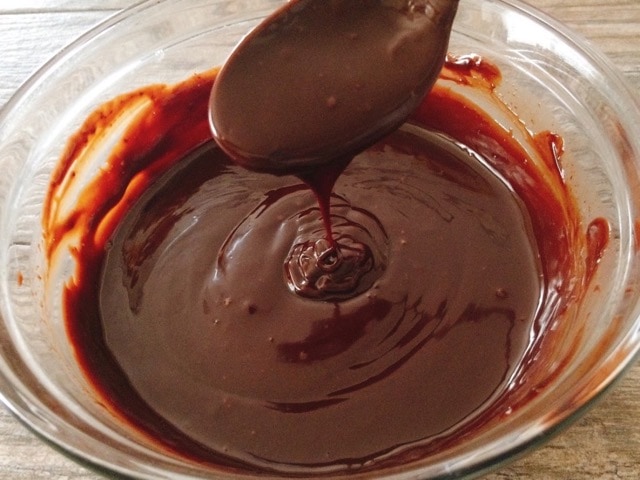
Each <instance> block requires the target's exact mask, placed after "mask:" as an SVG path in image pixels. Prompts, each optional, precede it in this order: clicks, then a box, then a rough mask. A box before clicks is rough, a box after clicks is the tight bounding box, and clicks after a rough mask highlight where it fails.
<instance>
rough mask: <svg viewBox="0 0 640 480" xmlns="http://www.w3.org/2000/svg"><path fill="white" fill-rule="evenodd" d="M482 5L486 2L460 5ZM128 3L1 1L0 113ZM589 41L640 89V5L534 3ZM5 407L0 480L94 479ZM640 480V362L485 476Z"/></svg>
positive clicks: (0, 416) (624, 1)
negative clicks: (42, 69)
mask: <svg viewBox="0 0 640 480" xmlns="http://www.w3.org/2000/svg"><path fill="white" fill-rule="evenodd" d="M463 1H481V0H463ZM131 3H132V2H131V1H130V0H0V108H1V107H2V106H3V105H4V104H5V103H6V101H7V100H8V99H9V97H10V96H11V95H12V94H13V92H14V91H15V90H16V89H17V88H18V86H19V85H20V84H21V83H22V82H23V81H24V80H26V79H27V78H28V77H29V75H30V74H31V73H33V72H34V71H35V70H36V68H38V67H39V66H40V65H42V64H43V63H44V62H45V61H46V60H47V59H48V58H49V57H50V56H52V55H53V54H54V53H55V52H56V51H57V50H59V49H60V48H61V47H63V46H64V45H65V44H66V43H68V42H70V41H71V40H73V39H74V38H75V37H76V36H78V35H79V34H81V33H82V32H84V31H85V30H87V29H89V28H90V27H91V26H93V25H94V24H96V23H98V22H99V21H101V20H102V19H104V18H105V17H107V16H108V15H110V14H112V13H115V12H116V11H118V10H119V9H121V8H124V7H126V6H128V5H129V4H131ZM530 3H531V4H533V5H534V6H536V7H538V8H540V9H542V10H545V11H546V12H548V13H550V14H551V15H553V16H555V17H556V18H558V19H560V20H562V21H564V22H565V23H566V24H568V25H569V26H571V27H572V28H574V29H575V30H577V31H578V32H580V33H581V34H582V35H584V36H586V37H587V38H589V39H590V40H591V41H592V42H593V43H594V44H595V45H597V46H598V47H599V48H600V49H601V50H603V51H604V52H605V53H606V54H607V55H609V57H610V58H611V59H612V60H613V62H614V63H615V64H616V65H617V66H618V68H619V69H620V70H622V72H624V74H625V75H626V76H627V78H628V79H629V80H630V81H631V83H632V84H633V85H635V87H636V88H637V89H638V90H639V91H640V0H530ZM98 478H100V477H99V476H98V475H96V474H94V473H92V472H89V471H87V470H86V469H84V468H83V467H80V466H78V465H76V464H74V463H73V462H71V461H70V460H67V459H66V458H65V457H63V456H62V455H60V454H59V453H57V452H55V451H54V450H53V449H51V448H50V447H48V446H46V445H44V444H43V443H41V442H40V441H39V440H38V439H36V437H35V436H33V435H32V434H31V433H30V432H29V431H28V430H27V429H26V428H25V427H23V426H22V425H21V424H19V423H18V422H17V421H16V420H15V419H14V418H13V417H12V416H11V415H10V414H9V413H8V412H7V411H6V410H5V409H4V408H1V407H0V479H11V480H19V479H29V480H34V479H69V480H71V479H74V480H95V479H98ZM485 478H486V479H487V480H504V479H518V480H526V479H550V480H552V479H558V480H560V479H562V480H565V479H571V480H591V479H612V480H613V479H629V480H636V479H640V364H636V365H635V367H633V368H632V369H631V370H630V371H629V373H628V374H627V376H626V377H625V378H624V379H623V380H622V381H621V382H620V383H619V384H618V385H617V386H616V387H615V389H614V390H613V391H612V392H611V393H610V394H609V395H608V396H607V397H606V398H605V400H604V401H602V402H601V403H600V404H599V405H597V406H596V407H595V408H593V409H592V410H591V411H590V412H589V413H588V414H587V415H586V416H585V417H584V418H583V419H582V420H580V421H578V422H577V423H576V424H574V425H573V426H572V427H571V428H569V429H568V430H567V431H565V432H563V433H562V434H560V435H559V436H557V437H556V438H555V439H554V440H552V441H551V442H550V443H548V444H547V445H546V446H545V447H543V448H540V449H538V450H537V451H535V452H534V453H532V454H529V455H528V456H526V457H524V458H522V459H520V460H518V461H516V462H514V463H512V464H510V465H508V466H505V467H503V468H502V469H501V470H498V471H497V472H495V473H492V474H489V475H487V476H486V477H485Z"/></svg>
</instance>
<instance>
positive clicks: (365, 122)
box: [209, 0, 458, 175]
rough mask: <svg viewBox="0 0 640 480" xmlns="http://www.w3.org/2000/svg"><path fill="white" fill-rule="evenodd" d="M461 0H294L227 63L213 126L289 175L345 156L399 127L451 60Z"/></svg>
mask: <svg viewBox="0 0 640 480" xmlns="http://www.w3.org/2000/svg"><path fill="white" fill-rule="evenodd" d="M457 6H458V0H290V1H289V2H288V3H286V4H285V5H284V6H282V7H281V8H279V9H278V10H277V11H275V12H274V13H273V14H272V15H270V16H269V17H267V18H266V19H265V20H264V21H263V22H262V23H260V24H259V25H258V26H257V27H256V28H255V29H254V30H253V31H251V32H250V33H249V34H248V35H247V36H246V37H245V38H244V39H243V40H242V41H241V42H240V43H239V45H238V46H237V47H236V48H235V50H234V51H233V53H232V54H231V56H230V57H229V59H228V60H227V62H226V63H225V64H224V66H223V67H222V68H221V70H220V72H219V73H218V76H217V78H216V81H215V83H214V86H213V89H212V92H211V100H210V108H209V115H210V123H211V129H212V133H213V135H214V138H215V140H216V141H217V143H218V144H219V145H220V147H221V148H222V149H223V150H224V151H225V152H226V153H227V154H228V155H230V156H231V157H232V158H233V159H234V160H235V161H236V162H237V163H239V164H240V165H242V166H244V167H246V168H248V169H250V170H255V171H263V172H270V173H275V174H279V175H284V174H297V175H300V174H303V173H305V172H309V171H313V170H314V169H317V168H319V167H321V166H323V165H326V164H329V163H331V162H336V161H338V160H340V161H342V162H344V159H345V158H349V159H350V157H351V156H353V155H355V154H356V153H358V152H359V151H361V150H363V149H364V148H366V147H368V146H370V145H371V144H373V143H374V142H375V141H376V140H378V139H380V138H381V137H383V136H384V135H386V134H387V133H390V132H391V131H393V130H395V129H396V128H397V127H399V126H400V125H401V124H402V123H404V121H405V120H406V119H407V117H408V116H409V115H410V114H411V112H412V111H413V110H414V109H415V108H416V107H417V106H418V104H419V103H420V101H421V100H422V98H423V97H424V95H425V94H426V93H427V92H428V90H430V89H431V87H432V86H433V84H434V82H435V80H436V79H437V76H438V74H439V72H440V70H441V68H442V65H443V63H444V60H445V56H446V52H447V46H448V42H449V36H450V33H451V25H452V23H453V19H454V16H455V14H456V10H457Z"/></svg>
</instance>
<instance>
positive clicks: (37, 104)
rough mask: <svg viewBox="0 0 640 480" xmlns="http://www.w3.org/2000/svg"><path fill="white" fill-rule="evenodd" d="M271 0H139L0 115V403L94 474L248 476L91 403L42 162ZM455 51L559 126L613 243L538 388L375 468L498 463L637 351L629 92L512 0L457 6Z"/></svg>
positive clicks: (581, 195) (534, 117)
mask: <svg viewBox="0 0 640 480" xmlns="http://www.w3.org/2000/svg"><path fill="white" fill-rule="evenodd" d="M280 3H282V2H281V1H280V0H245V1H222V0H174V1H165V2H157V1H156V0H149V1H146V2H142V3H140V4H139V5H137V6H135V7H133V8H131V9H128V10H126V11H124V12H122V13H120V14H118V15H116V16H114V17H112V18H111V19H109V20H108V21H107V22H105V23H104V24H102V25H101V26H99V27H97V28H95V29H94V30H92V31H91V32H89V33H88V34H86V35H84V36H83V37H81V38H80V39H78V40H77V41H76V42H75V43H73V44H72V45H70V46H69V47H68V48H66V49H65V50H64V51H62V52H61V53H60V54H59V55H58V56H56V57H55V58H54V59H53V60H52V61H51V62H49V64H48V65H46V66H45V67H44V68H43V69H42V70H41V71H39V72H38V73H37V74H36V75H35V76H34V77H32V78H31V80H30V81H28V82H27V83H26V84H25V85H24V86H23V87H22V88H21V89H20V91H19V92H18V93H17V94H16V95H15V97H14V98H13V99H12V100H11V101H10V102H9V103H8V104H7V106H6V108H5V109H4V110H3V112H2V114H1V116H0V171H2V176H1V177H0V317H1V322H0V345H1V349H0V354H1V356H0V390H1V392H2V399H3V401H4V403H5V404H6V405H7V406H8V407H9V408H10V409H11V411H12V412H13V413H14V414H15V415H16V416H17V417H18V418H20V419H21V420H22V421H23V422H24V423H26V424H27V425H28V426H30V427H31V428H32V429H33V430H34V431H35V432H36V433H37V434H39V435H40V436H41V437H43V438H44V439H45V440H47V441H49V442H51V443H53V444H54V445H56V446H58V447H60V448H61V449H62V450H63V451H65V452H67V453H69V454H70V455H72V456H74V457H76V458H77V459H79V460H80V461H83V462H86V463H88V464H90V465H92V466H94V467H95V468H97V469H100V470H105V471H108V472H112V473H117V474H123V475H128V476H131V477H135V478H150V479H151V478H154V479H157V478H173V479H175V478H185V479H187V478H247V477H248V475H247V474H240V473H231V472H225V471H222V470H220V471H215V470H211V469H209V468H206V467H204V466H201V465H198V464H197V463H193V462H189V461H187V460H184V459H181V458H177V457H175V456H169V455H166V454H165V453H163V452H162V451H161V450H159V449H157V448H154V446H153V442H148V441H145V439H144V438H140V437H139V436H136V435H133V434H132V433H131V430H130V428H129V427H128V426H127V425H126V424H124V423H123V422H121V421H119V420H118V418H117V415H115V414H114V413H113V412H111V411H110V410H109V409H108V408H105V407H104V405H102V404H101V403H100V402H99V401H98V400H97V398H96V396H95V395H94V393H93V392H92V388H91V386H90V385H89V383H88V382H87V380H86V378H85V377H84V375H83V373H82V371H81V369H80V368H79V366H78V364H77V362H76V360H75V357H74V353H73V349H72V347H71V345H70V342H69V340H68V338H67V333H66V330H65V324H64V315H63V312H62V301H61V298H60V295H61V286H62V285H63V283H64V282H65V281H68V280H69V278H71V277H72V275H73V265H72V264H69V263H64V262H62V263H61V264H55V265H54V264H50V263H49V262H48V261H47V259H46V256H45V254H44V252H43V246H42V205H43V200H44V198H45V194H46V191H47V188H48V185H49V182H50V176H51V172H52V170H53V169H54V167H55V165H56V163H57V161H58V159H59V158H60V155H61V153H62V151H63V149H64V147H65V145H66V142H67V139H68V138H69V137H70V136H71V135H72V134H73V133H74V132H75V131H76V130H77V129H78V128H79V126H80V125H81V124H82V122H83V121H84V119H85V118H86V117H88V116H89V114H90V113H91V112H92V111H93V110H94V109H95V108H96V107H97V106H99V105H100V104H102V103H103V102H105V101H107V100H109V99H111V98H114V97H116V96H117V95H119V94H122V93H125V92H129V91H132V90H134V89H136V88H138V87H142V86H145V85H149V84H154V83H169V84H172V83H176V82H179V81H181V80H184V79H186V78H188V77H189V76H191V75H192V74H195V73H198V72H202V71H204V70H208V69H210V68H211V67H213V66H216V65H220V64H222V63H223V62H224V60H225V58H226V57H227V55H228V54H229V52H230V50H231V48H232V47H233V46H234V45H235V44H236V43H237V41H238V40H239V39H240V38H241V37H242V35H244V34H245V33H246V32H247V31H248V30H249V29H250V28H251V26H253V25H255V23H256V22H257V21H258V20H259V19H260V18H262V17H264V16H265V15H266V14H267V13H269V12H271V11H272V10H273V9H274V8H275V7H276V6H277V5H279V4H280ZM450 50H451V51H452V52H453V53H456V54H468V53H474V54H479V55H481V56H484V57H486V58H488V59H490V60H491V61H492V62H494V63H495V64H496V65H498V66H499V68H500V69H501V71H502V74H503V80H502V83H501V85H500V86H499V88H498V90H497V93H498V96H499V98H500V99H501V101H502V102H503V103H504V104H505V105H507V106H508V107H509V108H510V109H511V110H512V111H513V112H515V113H516V114H517V118H518V119H519V121H521V122H522V124H523V125H526V126H527V128H531V129H533V130H535V131H542V130H551V131H554V132H557V133H559V134H560V135H562V137H563V138H564V142H565V148H566V151H565V154H564V156H563V169H564V174H565V179H566V181H567V183H568V184H569V185H570V187H571V189H572V190H573V192H574V194H575V195H576V197H577V198H578V201H579V207H580V209H581V214H582V216H583V217H584V218H585V219H589V218H593V217H603V218H605V219H606V220H607V221H608V222H609V224H610V226H611V239H610V244H609V247H608V248H607V250H606V251H605V254H604V256H603V257H602V259H601V260H600V263H599V267H598V270H597V273H596V277H595V279H594V281H593V282H592V283H591V287H590V288H589V290H588V292H587V293H586V295H585V296H584V299H582V301H581V302H580V304H579V306H578V308H577V309H576V315H575V319H574V320H575V326H574V327H572V328H571V329H568V330H567V331H566V332H565V333H564V334H563V335H559V336H558V337H557V338H556V340H555V341H556V342H557V345H556V346H555V348H554V357H553V361H552V362H551V363H550V364H548V365H544V366H543V367H544V368H542V369H541V373H540V381H539V383H538V385H537V391H536V392H535V393H536V395H535V396H532V399H531V400H530V401H529V402H528V403H527V404H526V405H525V406H523V407H521V408H519V409H518V410H516V411H514V412H513V413H512V414H510V415H508V416H506V417H505V418H504V420H503V421H501V422H499V423H498V424H494V425H493V426H492V427H491V428H489V429H487V430H486V431H484V432H483V433H482V434H480V435H477V436H475V437H473V438H471V439H469V440H468V441H466V442H462V443H461V444H460V445H457V446H454V447H452V448H450V449H448V450H445V451H443V452H441V453H438V454H436V455H433V456H430V457H428V458H417V459H415V460H413V461H411V462H408V463H406V464H404V465H401V466H397V467H393V468H387V469H384V470H380V471H379V472H377V473H376V475H377V476H378V478H394V479H403V478H447V477H452V478H453V477H455V478H459V477H461V476H474V475H478V474H480V473H483V472H485V471H486V470H488V469H491V468H495V467H496V466H498V465H501V464H502V463H503V462H504V461H506V460H508V459H510V458H512V457H514V456H515V455H517V454H519V453H521V452H523V451H525V450H526V449H527V448H529V447H531V446H534V445H536V444H538V443H539V442H540V441H542V440H544V439H545V438H547V437H549V435H551V434H552V433H554V432H555V431H557V430H558V429H559V428H560V427H562V426H564V425H566V424H567V423H568V422H569V421H570V420H572V419H574V418H576V417H577V416H578V415H579V414H581V413H582V412H583V411H584V410H585V409H586V408H587V407H588V406H590V405H591V404H592V403H593V402H594V400H595V399H596V398H597V397H599V395H600V394H601V393H602V392H604V391H605V390H606V389H607V387H609V386H610V385H611V384H612V383H613V382H614V381H615V380H616V379H617V378H619V377H620V375H622V373H623V372H624V371H625V369H626V368H627V367H628V366H629V365H630V364H631V363H632V362H633V360H634V358H635V357H636V356H637V353H638V350H639V349H640V320H639V313H640V304H639V299H640V295H639V293H638V279H640V270H639V269H640V248H638V245H639V240H638V238H637V235H638V233H639V229H638V220H637V219H638V211H639V209H640V194H639V193H638V192H640V106H639V103H638V100H637V99H636V97H635V94H634V93H633V92H632V90H631V89H630V88H629V87H628V86H627V85H626V83H625V82H624V80H622V78H621V77H620V75H619V74H618V73H616V71H615V69H614V68H612V67H611V65H610V63H609V62H608V61H607V60H606V59H605V58H603V57H602V56H601V55H600V54H599V53H598V52H595V51H593V50H592V49H591V48H590V47H589V46H587V45H586V44H585V43H584V42H583V41H581V40H580V39H578V38H575V36H574V35H573V34H572V33H571V32H570V31H568V30H567V29H566V28H564V27H563V26H562V25H560V24H558V23H557V22H555V21H553V20H552V19H550V18H548V17H546V16H545V15H543V14H541V13H540V12H537V11H536V10H534V9H532V8H531V7H529V6H527V5H526V4H524V3H522V2H520V1H517V0H510V1H500V0H485V1H483V2H462V4H461V5H460V10H459V14H458V18H457V20H456V23H455V28H454V32H453V36H452V40H451V46H450ZM551 328H553V327H551ZM362 476H363V477H364V476H370V474H366V475H365V474H363V475H362ZM349 477H350V478H359V477H360V475H359V474H351V475H349ZM326 478H330V476H326Z"/></svg>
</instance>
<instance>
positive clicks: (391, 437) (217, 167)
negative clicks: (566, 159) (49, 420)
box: [44, 56, 608, 477]
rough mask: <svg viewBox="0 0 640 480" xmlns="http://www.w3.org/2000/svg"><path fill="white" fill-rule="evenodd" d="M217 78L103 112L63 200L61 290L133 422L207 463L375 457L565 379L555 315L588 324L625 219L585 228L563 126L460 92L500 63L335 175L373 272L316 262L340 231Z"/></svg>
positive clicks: (92, 358) (48, 208)
mask: <svg viewBox="0 0 640 480" xmlns="http://www.w3.org/2000/svg"><path fill="white" fill-rule="evenodd" d="M214 81H215V71H213V72H210V73H207V74H203V75H198V76H195V77H193V78H190V79H188V80H186V81H185V82H183V83H180V84H178V85H174V86H162V85H156V86H150V87H147V88H142V89H140V90H138V91H135V92H132V93H130V94H126V95H123V96H121V97H118V98H116V99H114V100H113V101H111V102H108V103H107V104H105V105H103V106H102V107H101V108H100V109H98V110H97V111H96V112H95V113H94V114H93V115H92V116H91V117H90V118H88V119H87V121H86V123H85V125H84V126H83V127H82V129H81V130H79V131H78V133H77V134H76V135H75V136H74V137H73V138H72V139H70V141H69V145H68V148H67V151H66V153H65V155H64V156H63V158H62V159H61V160H60V163H59V166H58V168H57V170H56V172H55V173H54V176H53V177H52V180H51V185H50V189H49V196H48V198H47V201H46V203H45V209H44V231H45V248H46V253H47V255H48V258H49V260H50V261H51V262H54V261H55V257H56V255H58V254H59V252H60V250H62V249H67V248H71V253H72V255H73V257H74V258H75V259H76V261H77V266H76V271H75V272H74V276H73V281H70V282H69V283H68V284H67V285H66V287H65V288H64V299H63V301H64V307H65V315H66V327H67V329H68V334H69V338H70V340H71V342H73V345H74V347H75V351H76V354H77V359H78V362H80V364H81V365H82V368H83V370H84V371H85V373H86V376H87V378H88V379H89V381H90V383H91V385H92V386H93V387H94V389H95V392H96V395H97V396H98V398H99V400H100V401H101V402H103V403H104V404H105V405H106V407H107V408H109V409H110V410H112V411H113V412H114V413H115V414H116V415H117V416H119V417H120V418H121V419H122V420H123V421H125V422H126V423H127V424H128V425H130V428H131V429H132V431H137V432H141V433H142V434H144V435H145V436H147V437H148V438H149V439H150V440H149V441H152V442H153V443H155V444H156V445H157V446H158V448H161V449H162V450H163V451H165V452H168V453H169V454H172V455H177V456H180V457H182V458H185V459H189V460H191V461H195V462H198V463H201V464H207V465H210V466H211V468H222V469H232V470H240V471H248V472H277V473H284V474H287V475H299V476H303V477H304V476H307V477H308V476H312V475H315V474H323V473H327V472H336V471H337V472H339V471H365V470H370V469H378V468H385V467H386V466H389V465H398V464H402V463H404V462H407V461H410V460H415V459H417V458H424V457H427V456H429V455H432V454H435V453H439V452H443V451H445V450H447V449H448V448H451V447H452V446H454V445H456V444H458V443H459V442H463V441H465V439H469V438H472V437H473V436H474V435H477V434H478V433H479V432H482V431H484V430H485V429H487V428H489V427H490V426H491V425H494V424H496V423H497V422H500V421H501V420H502V419H504V418H505V417H506V416H507V415H509V414H510V413H512V412H513V411H514V410H516V409H518V408H519V407H520V406H522V405H524V404H526V402H527V401H529V400H530V399H531V398H532V397H533V396H535V395H536V392H537V391H538V389H539V388H542V386H543V385H544V383H545V382H546V381H548V379H549V377H550V376H553V375H555V374H556V373H557V368H559V367H551V366H548V365H550V363H549V364H546V363H545V362H546V360H545V359H546V356H545V355H546V352H547V351H548V350H549V348H551V347H549V345H550V344H551V343H552V340H553V335H554V332H553V331H551V329H548V328H547V326H548V325H550V324H551V323H555V324H556V326H555V328H554V331H557V330H558V329H560V330H562V329H563V328H570V326H566V325H565V326H563V325H562V322H559V323H560V325H561V326H560V327H558V326H557V324H558V319H560V320H561V319H562V318H563V314H564V312H565V311H567V309H569V307H570V306H571V303H572V302H576V301H578V300H577V299H579V298H580V296H581V295H582V293H583V291H584V289H585V287H586V284H587V283H588V281H589V279H590V276H591V275H592V273H593V270H594V268H595V266H596V265H597V263H598V260H599V258H600V256H601V255H602V252H603V249H604V248H606V245H607V238H608V237H607V235H608V227H607V224H606V222H604V221H603V220H601V219H595V220H594V221H593V222H591V223H590V225H585V224H583V222H582V221H581V219H580V217H579V213H578V209H577V206H576V203H575V201H574V198H573V196H572V195H571V192H570V191H569V189H568V188H567V187H566V185H565V184H564V182H563V178H562V170H561V167H560V165H561V163H560V160H561V154H562V140H561V138H560V137H559V136H557V135H554V134H552V133H550V132H542V133H540V134H537V135H533V134H531V135H530V136H529V137H528V138H527V142H528V146H527V147H526V148H525V147H523V145H522V142H521V141H519V140H517V139H516V137H515V136H514V134H513V132H512V131H510V130H509V129H508V128H503V127H501V125H500V123H499V122H496V121H494V120H493V119H492V118H490V117H489V116H488V115H487V114H485V113H483V112H482V111H481V110H480V109H479V108H478V107H476V106H475V105H474V104H472V103H471V102H470V101H468V100H467V99H466V98H465V97H464V96H463V95H461V94H459V93H457V91H456V90H455V89H454V88H452V87H451V85H457V86H462V87H464V88H471V89H475V90H478V91H483V92H484V93H485V94H486V95H493V89H494V87H495V85H497V84H498V83H499V82H500V73H499V71H498V70H497V69H496V68H495V67H493V66H492V65H491V64H490V63H489V62H487V61H486V60H483V59H480V58H478V57H474V56H469V57H461V58H453V57H452V58H450V59H449V60H448V61H447V64H446V65H445V68H444V70H443V72H442V74H441V78H440V81H439V82H438V83H437V84H436V86H435V88H434V89H433V90H432V92H431V93H430V94H429V95H428V97H427V98H426V99H425V100H424V102H423V103H422V105H421V106H420V108H419V109H418V110H417V111H416V112H415V114H414V115H413V117H412V118H411V120H410V121H409V122H407V124H405V125H404V126H402V127H401V128H400V129H399V130H397V131H396V132H394V133H392V134H390V135H389V136H388V137H386V138H384V139H383V140H381V141H379V142H378V143H376V144H375V145H373V146H372V147H371V148H369V149H367V150H366V151H364V152H362V153H360V154H359V155H357V156H356V157H355V158H354V159H353V161H351V163H350V164H349V166H348V167H347V168H346V170H345V171H344V172H343V173H342V175H341V176H340V177H339V178H338V180H337V182H336V184H335V187H334V188H333V193H332V194H331V197H330V203H331V209H330V219H331V226H332V229H333V236H334V239H336V241H337V242H339V243H341V245H342V247H341V250H342V251H343V252H347V253H346V255H347V257H348V258H347V262H351V261H352V262H356V263H357V262H360V263H358V268H357V269H356V270H357V271H358V275H357V278H351V277H350V276H349V275H341V274H339V273H338V274H334V272H333V271H332V270H331V268H330V264H331V259H329V260H328V261H327V263H326V265H324V266H325V267H326V268H325V269H323V268H318V265H317V264H314V263H313V259H314V258H321V257H322V254H323V251H324V250H325V249H327V248H328V242H327V240H326V237H325V236H324V233H325V228H324V225H323V222H322V214H321V211H320V209H319V207H318V202H317V201H316V198H315V197H314V195H313V194H312V193H311V191H310V190H309V188H308V187H307V186H306V184H305V183H304V182H302V181H301V180H300V179H299V178H297V177H292V176H271V175H268V174H263V173H255V172H250V171H247V170H244V169H243V168H240V167H238V166H237V165H235V164H234V163H232V162H231V161H230V160H229V159H228V158H227V157H226V156H225V154H223V153H222V152H221V150H219V149H218V148H217V147H216V145H215V143H214V142H212V141H211V138H210V133H209V126H208V121H207V104H208V95H209V92H210V90H211V86H212V82H214ZM140 105H144V108H146V110H145V113H144V114H141V115H138V117H137V118H136V120H135V121H133V122H130V124H129V126H128V127H127V128H126V129H125V133H124V135H123V137H122V139H121V141H120V142H119V143H118V144H117V146H116V147H115V148H113V149H112V151H111V152H110V154H109V155H108V156H107V158H106V161H105V164H104V165H103V167H102V168H101V169H100V170H99V171H98V172H97V173H95V174H94V175H93V177H92V179H91V181H90V182H85V184H84V185H85V186H84V187H83V188H77V187H76V184H75V182H77V181H79V177H80V176H81V175H80V173H81V171H82V170H83V168H84V167H83V162H85V161H87V159H88V158H90V157H91V156H92V154H93V153H92V152H93V150H97V149H98V145H99V143H100V141H101V140H102V139H103V138H104V137H105V136H106V135H107V132H110V131H111V129H112V128H114V125H116V124H118V123H119V122H120V121H121V120H122V112H124V111H128V110H130V109H132V108H134V106H135V108H139V106H140ZM525 133H526V130H525ZM534 157H535V158H534ZM536 159H537V160H536ZM69 196H73V201H72V202H71V203H70V202H69V201H68V198H67V197H69ZM70 205H71V206H70ZM69 245H73V246H72V247H69ZM346 271H347V272H348V271H349V269H347V270H346ZM555 363H557V362H555ZM555 363H554V364H555ZM554 368H555V369H554Z"/></svg>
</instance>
